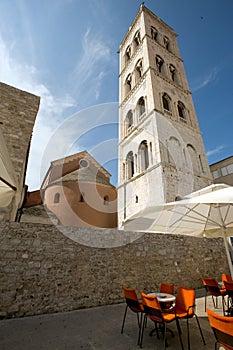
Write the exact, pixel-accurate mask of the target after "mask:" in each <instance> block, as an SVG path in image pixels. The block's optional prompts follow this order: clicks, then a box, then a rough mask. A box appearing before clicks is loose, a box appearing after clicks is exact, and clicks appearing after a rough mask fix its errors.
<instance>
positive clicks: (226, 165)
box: [210, 156, 233, 186]
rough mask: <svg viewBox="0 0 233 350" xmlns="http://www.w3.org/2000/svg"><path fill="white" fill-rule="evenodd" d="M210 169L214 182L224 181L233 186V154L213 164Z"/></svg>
mask: <svg viewBox="0 0 233 350" xmlns="http://www.w3.org/2000/svg"><path fill="white" fill-rule="evenodd" d="M210 171H211V174H212V176H213V179H214V183H224V184H226V185H229V186H233V156H231V157H228V158H225V159H222V160H220V161H218V162H216V163H213V164H211V165H210Z"/></svg>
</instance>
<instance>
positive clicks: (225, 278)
mask: <svg viewBox="0 0 233 350" xmlns="http://www.w3.org/2000/svg"><path fill="white" fill-rule="evenodd" d="M222 282H223V283H224V282H233V279H232V277H231V274H230V273H229V274H227V273H223V274H222Z"/></svg>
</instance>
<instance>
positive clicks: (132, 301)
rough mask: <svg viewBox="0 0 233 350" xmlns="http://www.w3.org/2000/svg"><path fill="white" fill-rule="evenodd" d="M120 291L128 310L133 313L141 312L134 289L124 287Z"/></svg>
mask: <svg viewBox="0 0 233 350" xmlns="http://www.w3.org/2000/svg"><path fill="white" fill-rule="evenodd" d="M122 289H123V291H124V296H125V301H126V304H127V305H128V306H129V307H130V309H131V310H133V311H134V312H141V308H140V303H139V300H138V296H137V293H136V291H135V289H130V288H126V287H125V286H122Z"/></svg>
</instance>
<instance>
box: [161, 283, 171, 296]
mask: <svg viewBox="0 0 233 350" xmlns="http://www.w3.org/2000/svg"><path fill="white" fill-rule="evenodd" d="M160 293H168V294H174V283H166V282H162V283H161V284H160Z"/></svg>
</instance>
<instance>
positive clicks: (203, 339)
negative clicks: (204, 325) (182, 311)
mask: <svg viewBox="0 0 233 350" xmlns="http://www.w3.org/2000/svg"><path fill="white" fill-rule="evenodd" d="M194 317H195V318H196V320H197V324H198V328H199V331H200V333H201V337H202V341H203V344H204V345H206V342H205V338H204V335H203V333H202V329H201V326H200V322H199V319H198V317H197V315H196V314H195V315H194Z"/></svg>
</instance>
